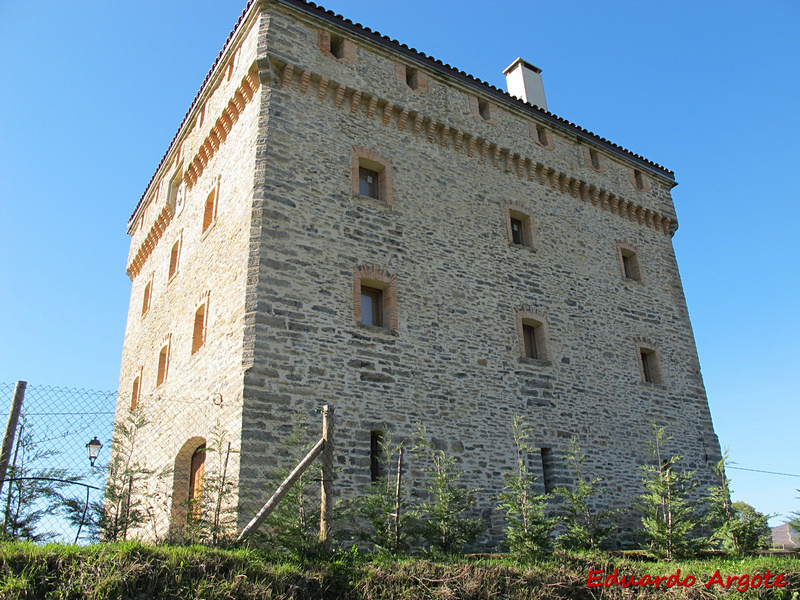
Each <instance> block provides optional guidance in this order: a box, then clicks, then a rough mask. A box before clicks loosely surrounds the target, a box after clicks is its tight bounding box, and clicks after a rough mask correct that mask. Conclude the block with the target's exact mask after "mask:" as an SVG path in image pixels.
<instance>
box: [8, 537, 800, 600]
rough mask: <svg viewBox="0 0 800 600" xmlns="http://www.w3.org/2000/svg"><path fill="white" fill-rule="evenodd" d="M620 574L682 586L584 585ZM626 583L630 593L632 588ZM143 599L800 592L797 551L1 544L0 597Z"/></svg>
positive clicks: (441, 599) (551, 598)
mask: <svg viewBox="0 0 800 600" xmlns="http://www.w3.org/2000/svg"><path fill="white" fill-rule="evenodd" d="M615 568H617V569H618V570H619V574H620V575H625V576H629V575H635V576H636V577H637V579H638V578H639V577H641V576H643V575H645V574H649V575H651V576H658V575H660V576H668V575H670V574H672V573H674V572H675V571H676V569H678V568H680V570H681V574H682V576H684V575H687V574H691V575H693V576H694V577H695V578H696V580H697V581H696V583H695V585H694V586H692V587H691V588H673V589H670V590H664V589H659V590H656V589H653V588H652V587H648V588H635V589H634V590H630V589H623V588H621V587H609V588H592V589H590V588H588V587H587V585H586V584H587V579H588V575H589V571H590V570H603V571H604V572H605V573H611V572H613V571H614V569H615ZM716 569H719V570H720V572H721V573H722V574H723V576H727V575H741V574H744V573H748V574H754V573H764V572H765V571H766V570H767V569H769V570H770V571H771V572H773V573H783V574H786V576H787V579H788V585H787V586H786V587H784V588H782V589H774V588H773V589H771V590H764V589H763V588H760V589H757V590H749V591H747V592H745V593H739V592H736V591H734V590H725V589H721V588H719V587H716V588H715V589H712V590H707V589H705V588H704V587H703V585H704V583H705V582H706V581H707V580H708V579H709V577H710V576H711V575H712V574H713V573H714V571H715V570H716ZM632 592H633V593H632ZM34 598H35V599H37V600H38V599H51V598H52V599H59V600H68V599H76V600H77V599H81V600H107V599H108V600H117V599H118V600H123V599H124V600H127V599H131V600H145V599H149V598H154V599H155V598H159V599H160V598H170V599H171V598H181V599H183V598H186V599H189V598H191V599H198V600H199V599H208V600H212V599H213V600H216V599H220V600H222V599H225V600H239V599H248V600H249V599H256V598H258V599H287V600H288V599H292V600H304V599H311V598H325V599H326V600H328V599H336V598H346V599H359V600H360V599H365V600H366V599H383V598H386V599H389V598H391V599H406V598H407V599H409V600H411V599H414V600H418V599H436V600H446V599H464V600H473V599H474V600H478V599H483V598H492V599H509V600H517V599H520V600H521V599H531V600H534V599H542V600H544V599H547V600H558V599H565V600H567V599H569V600H573V599H592V598H605V599H609V600H614V599H616V598H620V599H622V598H674V599H686V600H689V599H709V600H710V599H715V598H743V599H746V598H775V599H778V600H784V599H785V600H800V559H798V558H797V557H777V556H761V557H755V558H747V559H741V560H733V559H726V558H714V559H704V560H692V561H680V562H679V561H675V562H670V563H668V562H642V561H637V560H632V559H630V558H619V557H611V556H609V555H606V554H602V553H594V554H586V555H578V554H556V555H552V556H550V557H547V558H546V559H542V560H539V561H529V562H525V563H520V562H517V561H515V560H512V559H511V558H508V557H503V558H476V559H464V558H451V559H447V560H437V561H433V560H423V559H418V558H401V559H397V560H395V559H390V558H386V557H376V556H367V555H363V554H361V555H358V554H354V553H346V552H342V553H339V554H336V555H334V556H333V557H332V558H331V559H329V560H325V561H317V562H315V563H308V564H301V563H298V562H293V561H289V560H286V559H280V558H277V557H275V556H271V555H270V554H268V553H265V552H262V551H257V550H251V549H236V550H220V549H211V548H205V547H202V546H148V545H144V544H140V543H134V542H131V543H124V544H98V545H95V546H85V547H77V546H62V545H49V546H36V545H33V544H27V543H6V544H3V545H2V547H0V599H2V600H6V599H8V600H16V599H34Z"/></svg>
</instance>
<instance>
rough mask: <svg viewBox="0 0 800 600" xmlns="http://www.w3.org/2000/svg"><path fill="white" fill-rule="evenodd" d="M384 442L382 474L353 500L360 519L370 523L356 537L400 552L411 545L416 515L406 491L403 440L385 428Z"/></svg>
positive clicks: (382, 446)
mask: <svg viewBox="0 0 800 600" xmlns="http://www.w3.org/2000/svg"><path fill="white" fill-rule="evenodd" d="M380 446H381V452H380V455H379V463H380V469H379V471H380V473H381V475H380V476H379V477H377V478H376V479H375V481H373V482H371V483H370V485H369V487H368V488H367V490H366V492H365V493H364V494H363V495H362V496H360V497H358V498H356V499H355V500H354V501H353V502H352V505H353V509H354V512H355V514H356V517H357V519H358V520H361V521H364V522H366V523H367V524H368V527H367V528H365V529H364V528H362V529H359V530H357V531H356V537H358V539H360V540H361V541H365V542H369V543H371V544H373V545H374V546H375V548H376V549H377V550H378V551H380V552H386V553H388V554H397V553H399V552H400V551H401V550H402V549H403V548H404V547H405V546H406V545H407V544H406V537H407V530H408V528H409V526H410V523H411V521H412V517H413V514H412V513H411V512H410V511H409V505H408V501H407V500H406V498H405V493H404V491H405V490H404V484H403V470H404V468H405V466H404V458H403V442H400V443H399V444H396V445H395V444H393V443H392V437H391V434H390V433H389V432H385V433H384V435H383V437H382V438H381V440H380Z"/></svg>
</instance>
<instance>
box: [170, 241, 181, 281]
mask: <svg viewBox="0 0 800 600" xmlns="http://www.w3.org/2000/svg"><path fill="white" fill-rule="evenodd" d="M180 260H181V241H180V240H178V241H176V242H175V243H174V244H173V246H172V250H171V251H170V253H169V278H170V279H172V278H173V277H174V276H175V274H176V273H177V272H178V267H179V266H180Z"/></svg>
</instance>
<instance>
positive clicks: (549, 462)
mask: <svg viewBox="0 0 800 600" xmlns="http://www.w3.org/2000/svg"><path fill="white" fill-rule="evenodd" d="M554 470H555V469H554V465H553V451H552V449H551V448H542V482H543V483H544V493H545V494H549V493H551V492H552V491H553V487H554V479H555V474H554Z"/></svg>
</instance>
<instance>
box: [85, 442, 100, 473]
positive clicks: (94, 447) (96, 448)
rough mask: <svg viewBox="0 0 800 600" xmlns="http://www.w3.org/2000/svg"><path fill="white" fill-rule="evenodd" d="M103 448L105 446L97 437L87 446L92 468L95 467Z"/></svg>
mask: <svg viewBox="0 0 800 600" xmlns="http://www.w3.org/2000/svg"><path fill="white" fill-rule="evenodd" d="M102 447H103V444H101V443H100V440H98V439H97V436H95V437H93V438H92V440H91V441H90V442H89V443H88V444H86V450H87V452H88V453H89V462H90V463H91V465H92V466H94V461H96V460H97V456H98V455H99V454H100V448H102Z"/></svg>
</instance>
